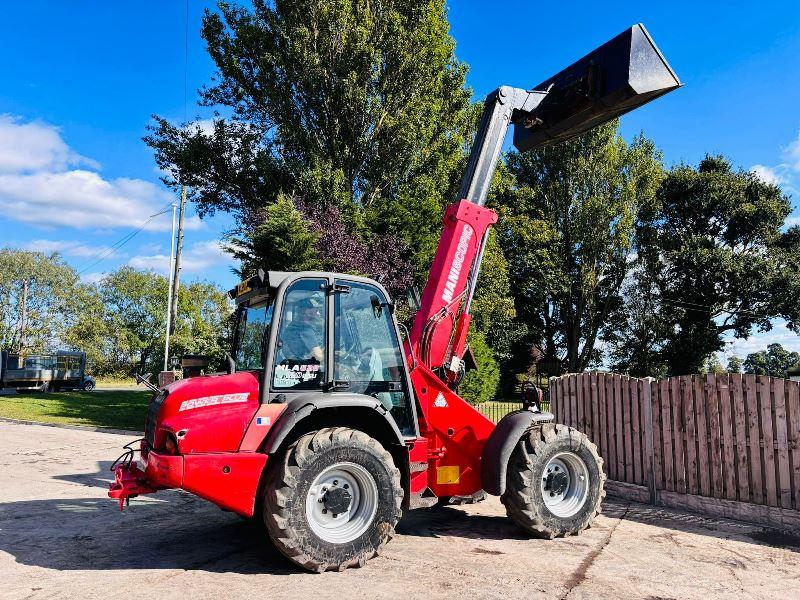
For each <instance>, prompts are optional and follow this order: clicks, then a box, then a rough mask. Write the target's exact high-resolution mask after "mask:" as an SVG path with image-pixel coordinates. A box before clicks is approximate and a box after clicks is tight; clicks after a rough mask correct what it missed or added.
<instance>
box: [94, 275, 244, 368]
mask: <svg viewBox="0 0 800 600" xmlns="http://www.w3.org/2000/svg"><path fill="white" fill-rule="evenodd" d="M167 288H168V281H167V279H166V278H165V277H163V276H161V275H157V274H155V273H151V272H148V271H140V270H137V269H133V268H131V267H122V268H120V269H118V270H117V271H114V272H113V273H110V274H108V275H107V276H106V277H104V278H103V280H102V281H101V282H100V294H101V296H102V298H103V302H104V304H105V306H106V310H107V324H108V329H109V330H110V331H113V332H115V334H114V337H113V338H112V340H111V341H112V343H113V347H112V348H111V349H110V350H109V353H110V354H111V355H112V356H113V359H114V360H115V361H116V363H117V364H119V365H126V366H128V367H130V366H136V368H137V369H139V370H140V371H149V372H158V371H160V370H161V369H162V368H163V360H164V334H165V329H166V307H167ZM229 314H230V306H229V304H228V301H227V299H226V297H225V294H224V292H223V291H222V290H220V289H218V288H217V287H216V286H213V285H211V284H209V283H204V282H195V283H190V284H188V285H184V286H181V289H180V292H179V295H178V318H177V322H176V323H175V333H174V336H173V337H172V338H171V342H170V355H171V356H180V355H181V354H186V353H189V354H207V355H210V356H212V357H214V358H216V359H221V357H222V355H223V353H224V351H225V350H226V331H225V327H226V324H227V319H228V316H229Z"/></svg>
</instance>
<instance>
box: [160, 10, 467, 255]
mask: <svg viewBox="0 0 800 600" xmlns="http://www.w3.org/2000/svg"><path fill="white" fill-rule="evenodd" d="M448 30H449V25H448V22H447V11H446V6H445V2H444V0H423V1H419V0H386V1H382V2H370V1H368V0H344V1H333V0H298V1H291V2H290V1H288V0H275V1H274V2H268V1H266V0H254V2H253V5H252V9H248V8H244V7H241V6H237V5H234V4H231V3H228V2H220V3H219V11H218V12H209V11H207V12H206V14H205V16H204V19H203V29H202V35H203V38H204V39H205V40H206V42H207V44H208V51H209V54H210V55H211V58H212V59H213V60H214V63H215V65H216V67H217V73H216V75H215V77H214V80H213V82H212V84H211V85H209V86H208V87H206V88H204V89H203V90H202V102H203V104H205V105H207V106H210V107H215V108H219V109H221V110H224V112H225V114H226V115H229V116H227V117H226V118H224V119H223V118H221V117H217V118H216V119H214V124H213V128H212V129H213V130H212V131H209V130H208V129H206V128H201V127H188V128H186V127H177V126H174V125H172V124H170V123H169V122H168V121H167V120H166V119H163V118H158V117H157V118H156V121H155V125H154V127H153V130H152V132H151V135H149V136H148V137H147V138H146V140H147V142H148V143H149V144H150V145H151V146H153V147H154V148H155V150H156V159H157V161H158V164H159V165H160V166H161V167H162V168H164V169H166V170H167V171H168V172H169V173H170V175H169V177H167V182H168V183H169V184H170V185H173V186H177V185H179V184H181V183H183V184H186V185H189V186H190V188H191V189H192V191H193V198H194V200H195V201H196V202H197V206H198V210H199V212H200V214H201V215H204V214H207V213H211V212H213V211H215V210H218V209H221V210H226V211H229V212H232V213H234V214H235V215H236V216H237V222H238V226H239V231H238V232H236V233H238V234H241V233H242V232H243V231H242V230H244V229H247V228H248V227H250V226H251V222H252V219H253V217H254V215H257V214H259V211H261V210H262V209H263V208H264V206H265V204H268V203H271V202H274V201H275V200H276V199H277V198H278V195H279V194H280V193H281V192H284V193H286V194H287V195H289V196H294V197H301V198H302V199H303V200H304V201H305V202H308V203H310V204H314V205H319V206H321V207H322V208H325V207H327V206H328V205H334V206H337V207H338V208H339V209H340V210H341V211H342V212H343V215H344V217H345V221H346V223H347V225H348V227H349V228H350V229H351V230H352V231H353V232H354V233H355V234H357V235H360V236H363V237H365V238H369V237H370V236H371V235H376V234H378V235H379V234H385V233H387V232H392V233H395V234H397V235H398V236H400V237H401V238H402V239H403V240H405V242H406V243H407V248H408V251H409V252H410V253H411V254H412V255H413V258H414V260H415V263H416V264H417V266H418V267H422V266H425V265H426V264H427V262H428V261H429V260H430V258H431V256H432V253H433V251H434V249H435V242H436V239H437V238H438V229H439V222H440V218H441V214H442V209H443V203H447V202H449V201H450V200H451V199H452V195H453V194H454V193H455V189H456V186H457V183H458V177H459V174H460V171H461V166H462V165H463V162H464V146H465V143H466V141H467V139H468V135H469V134H470V132H471V131H472V127H473V124H474V123H473V122H474V116H475V113H474V110H473V108H472V106H471V105H470V100H469V99H470V91H469V90H468V89H467V88H466V87H465V73H466V67H465V66H464V65H463V64H461V63H460V62H459V61H458V60H457V59H456V57H455V54H454V48H455V42H454V41H453V39H452V37H450V35H449V33H448ZM365 241H366V242H370V241H371V240H370V239H366V240H365Z"/></svg>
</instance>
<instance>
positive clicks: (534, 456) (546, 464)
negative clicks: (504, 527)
mask: <svg viewBox="0 0 800 600" xmlns="http://www.w3.org/2000/svg"><path fill="white" fill-rule="evenodd" d="M605 479H606V476H605V474H604V473H603V459H602V458H600V456H599V454H598V453H597V447H596V446H595V445H594V444H593V443H592V442H591V441H590V440H589V438H588V437H586V435H585V434H583V433H581V432H580V431H578V430H577V429H574V428H572V427H567V426H566V425H556V424H553V423H546V424H544V425H541V426H540V427H535V428H534V429H532V430H531V431H529V432H528V433H527V434H526V435H525V436H524V437H523V438H522V439H521V440H520V443H519V444H517V447H516V448H515V449H514V452H513V454H512V455H511V459H510V461H509V465H508V476H507V481H506V491H505V493H504V494H503V495H502V497H501V501H502V502H503V504H504V505H505V507H506V513H507V514H508V517H509V518H510V519H511V520H512V521H514V522H515V523H516V524H517V525H519V526H520V527H522V528H523V529H524V530H526V531H528V532H529V533H531V534H533V535H535V536H536V537H543V538H549V539H552V538H554V537H562V536H567V535H577V534H579V533H580V532H581V531H583V530H584V529H586V528H588V527H590V526H591V524H592V521H593V520H594V518H595V517H596V516H597V515H598V514H599V513H600V509H601V504H602V501H603V498H605V495H606V493H605V490H604V489H603V485H604V483H605Z"/></svg>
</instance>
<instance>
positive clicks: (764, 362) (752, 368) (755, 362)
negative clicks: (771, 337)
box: [744, 344, 800, 378]
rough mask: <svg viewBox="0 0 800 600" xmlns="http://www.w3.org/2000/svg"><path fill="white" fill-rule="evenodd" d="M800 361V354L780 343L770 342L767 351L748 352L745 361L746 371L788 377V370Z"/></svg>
mask: <svg viewBox="0 0 800 600" xmlns="http://www.w3.org/2000/svg"><path fill="white" fill-rule="evenodd" d="M798 362H800V354H798V353H797V352H790V351H789V350H787V349H786V348H784V347H783V346H781V345H780V344H770V345H769V346H767V349H766V351H765V350H761V351H759V352H754V353H752V354H748V355H747V358H746V359H745V361H744V372H745V373H752V374H754V375H770V376H772V377H783V378H786V377H788V374H787V371H788V370H789V369H791V368H792V367H794V366H795V365H797V363H798Z"/></svg>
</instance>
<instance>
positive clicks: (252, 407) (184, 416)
mask: <svg viewBox="0 0 800 600" xmlns="http://www.w3.org/2000/svg"><path fill="white" fill-rule="evenodd" d="M166 389H167V391H168V392H169V395H168V396H167V398H166V400H165V401H164V403H163V404H162V406H161V410H160V411H159V413H158V418H157V421H156V436H155V444H154V447H155V448H156V449H161V448H163V447H164V436H165V433H166V432H171V433H173V434H175V435H176V438H177V441H178V449H179V452H180V453H181V454H193V453H201V452H236V451H237V450H238V449H239V445H240V444H241V442H242V438H243V437H244V433H245V430H246V429H247V426H248V425H249V424H250V421H251V420H252V419H253V415H255V413H256V411H257V410H258V407H259V406H260V404H259V394H258V389H259V386H258V378H257V377H256V375H255V373H253V372H250V371H241V372H239V373H234V374H232V375H209V376H206V377H193V378H191V379H183V380H181V381H176V382H175V383H172V384H170V385H168V386H167V387H166ZM180 432H184V433H183V434H182V435H178V434H179V433H180Z"/></svg>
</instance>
